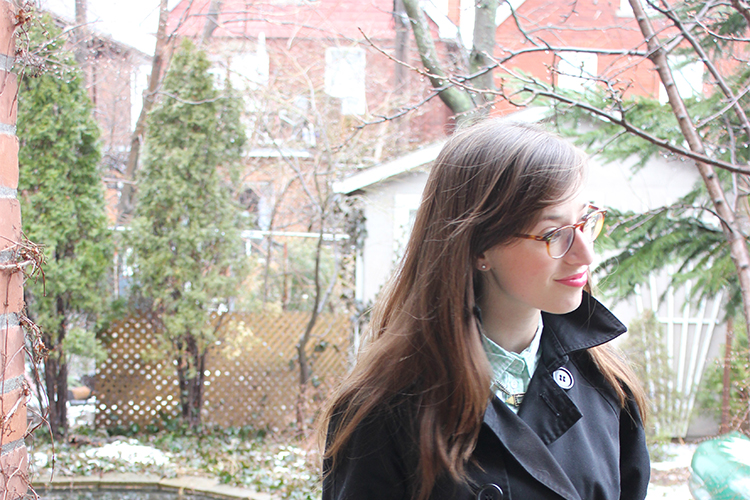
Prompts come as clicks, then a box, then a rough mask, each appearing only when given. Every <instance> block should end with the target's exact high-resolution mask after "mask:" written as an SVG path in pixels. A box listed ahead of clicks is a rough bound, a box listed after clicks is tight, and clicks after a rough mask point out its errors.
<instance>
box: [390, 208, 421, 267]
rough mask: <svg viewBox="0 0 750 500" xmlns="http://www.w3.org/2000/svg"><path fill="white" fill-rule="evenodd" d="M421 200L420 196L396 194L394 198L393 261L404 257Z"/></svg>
mask: <svg viewBox="0 0 750 500" xmlns="http://www.w3.org/2000/svg"><path fill="white" fill-rule="evenodd" d="M421 200H422V195H421V194H396V195H395V197H394V200H393V201H394V204H393V205H394V206H393V252H394V257H395V259H394V260H395V261H398V260H400V259H401V257H402V256H403V255H404V251H405V250H406V243H407V242H408V241H409V235H410V234H411V230H412V227H414V221H415V220H416V218H417V209H418V208H419V203H420V202H421Z"/></svg>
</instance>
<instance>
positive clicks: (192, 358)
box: [177, 332, 206, 429]
mask: <svg viewBox="0 0 750 500" xmlns="http://www.w3.org/2000/svg"><path fill="white" fill-rule="evenodd" d="M180 344H181V346H182V348H183V350H182V351H181V352H182V354H181V355H180V357H178V362H177V378H178V383H179V386H180V408H181V410H182V420H183V422H185V423H186V424H187V425H188V426H190V428H191V429H198V428H199V427H200V425H201V407H202V405H203V382H204V380H205V369H206V354H205V353H201V352H199V348H198V343H197V342H196V339H195V337H194V336H193V335H192V334H191V333H190V332H188V333H186V334H185V335H184V337H183V341H182V342H180Z"/></svg>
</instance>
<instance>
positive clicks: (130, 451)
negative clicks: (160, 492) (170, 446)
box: [86, 439, 169, 465]
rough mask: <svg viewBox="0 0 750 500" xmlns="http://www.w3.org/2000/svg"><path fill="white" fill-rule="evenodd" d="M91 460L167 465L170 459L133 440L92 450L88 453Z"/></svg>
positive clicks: (158, 451) (159, 451) (154, 449)
mask: <svg viewBox="0 0 750 500" xmlns="http://www.w3.org/2000/svg"><path fill="white" fill-rule="evenodd" d="M86 456H88V457H89V458H108V459H117V460H123V461H125V462H129V463H140V464H154V465H165V464H167V463H169V457H168V456H167V455H166V454H165V453H163V452H162V451H161V450H157V449H156V448H152V447H151V446H144V445H142V444H138V441H136V440H135V439H131V440H129V441H127V442H125V441H115V442H113V443H109V444H106V445H104V446H101V447H99V448H92V449H90V450H88V451H87V452H86Z"/></svg>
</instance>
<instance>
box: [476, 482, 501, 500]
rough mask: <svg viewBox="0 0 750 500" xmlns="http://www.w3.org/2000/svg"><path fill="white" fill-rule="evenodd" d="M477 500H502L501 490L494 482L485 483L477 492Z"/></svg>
mask: <svg viewBox="0 0 750 500" xmlns="http://www.w3.org/2000/svg"><path fill="white" fill-rule="evenodd" d="M477 500H503V490H502V488H500V486H498V485H496V484H485V485H484V486H482V488H481V489H480V490H479V493H477Z"/></svg>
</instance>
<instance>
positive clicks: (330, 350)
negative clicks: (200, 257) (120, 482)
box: [96, 312, 351, 429]
mask: <svg viewBox="0 0 750 500" xmlns="http://www.w3.org/2000/svg"><path fill="white" fill-rule="evenodd" d="M308 319H309V313H305V312H285V313H281V314H276V315H274V314H264V313H229V314H226V315H224V317H223V318H222V325H221V327H220V329H219V334H218V336H217V338H218V340H217V341H216V343H215V345H214V346H213V347H212V348H211V350H210V352H209V355H208V357H207V360H206V371H205V381H204V401H203V409H202V420H203V422H204V423H206V424H214V425H219V426H223V427H227V426H233V427H236V426H244V425H251V426H253V427H256V428H263V427H268V428H271V429H281V428H284V427H287V426H288V425H289V424H291V423H292V422H293V421H294V419H295V408H296V403H297V395H298V393H299V386H298V378H299V367H298V364H297V351H296V345H297V342H298V340H299V338H300V336H301V335H302V333H303V332H304V329H305V327H306V325H307V321H308ZM350 331H351V322H350V320H349V318H347V317H342V316H333V315H325V314H324V315H321V316H320V317H319V319H318V322H317V324H316V326H315V328H314V329H313V333H312V337H311V339H310V343H309V345H308V350H307V352H308V355H309V356H310V359H311V363H312V371H313V376H314V378H313V386H315V391H311V392H313V396H315V395H318V396H320V395H324V394H326V393H327V391H328V390H329V389H330V387H331V385H332V384H333V383H334V382H335V381H336V380H338V379H339V378H340V377H341V376H342V375H344V374H345V373H346V370H347V363H348V355H347V352H348V349H349V334H350ZM156 333H157V332H155V331H154V326H153V322H152V320H151V317H149V316H148V315H143V316H137V317H135V316H134V317H128V318H125V319H124V320H122V321H119V322H117V323H115V324H113V325H112V327H111V328H110V331H109V337H110V339H111V341H110V342H109V344H108V352H109V357H108V359H107V360H106V361H105V362H103V363H101V364H100V365H99V366H98V367H97V380H96V393H97V413H96V424H97V426H100V427H105V428H111V427H114V426H117V425H123V426H130V425H131V424H137V425H139V426H141V427H143V426H145V425H149V424H157V425H160V424H161V422H163V417H167V418H175V417H177V416H178V415H179V413H180V408H179V393H178V385H177V377H176V373H175V370H174V364H173V361H171V360H170V359H169V358H168V357H166V356H164V353H159V352H158V351H159V343H158V342H157V335H156Z"/></svg>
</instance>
